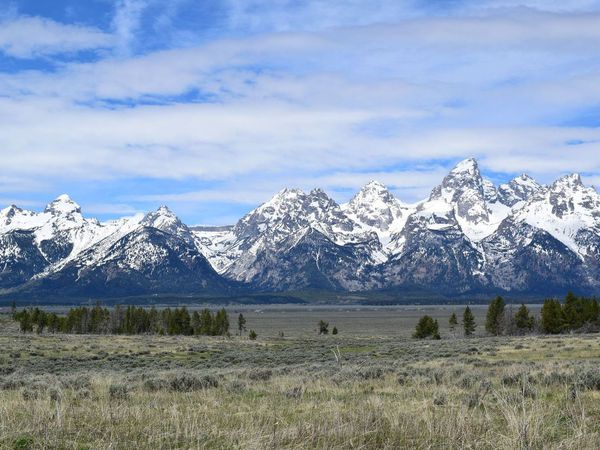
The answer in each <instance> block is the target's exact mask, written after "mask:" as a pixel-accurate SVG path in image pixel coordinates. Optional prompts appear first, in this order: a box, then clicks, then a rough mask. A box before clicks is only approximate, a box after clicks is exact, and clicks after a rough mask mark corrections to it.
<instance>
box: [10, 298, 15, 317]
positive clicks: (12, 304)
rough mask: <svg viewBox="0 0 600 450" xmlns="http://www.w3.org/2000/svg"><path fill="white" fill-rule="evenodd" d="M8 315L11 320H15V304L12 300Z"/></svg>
mask: <svg viewBox="0 0 600 450" xmlns="http://www.w3.org/2000/svg"><path fill="white" fill-rule="evenodd" d="M10 315H11V317H12V318H13V319H15V317H16V315H17V302H15V301H14V300H13V301H12V303H11V305H10Z"/></svg>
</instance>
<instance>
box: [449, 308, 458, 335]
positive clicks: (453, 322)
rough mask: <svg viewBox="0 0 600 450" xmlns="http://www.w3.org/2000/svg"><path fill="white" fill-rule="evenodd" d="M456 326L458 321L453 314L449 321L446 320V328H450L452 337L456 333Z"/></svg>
mask: <svg viewBox="0 0 600 450" xmlns="http://www.w3.org/2000/svg"><path fill="white" fill-rule="evenodd" d="M457 326H458V319H457V317H456V313H454V312H453V313H452V315H451V316H450V319H448V327H449V328H450V331H451V332H452V335H454V332H455V331H456V327H457Z"/></svg>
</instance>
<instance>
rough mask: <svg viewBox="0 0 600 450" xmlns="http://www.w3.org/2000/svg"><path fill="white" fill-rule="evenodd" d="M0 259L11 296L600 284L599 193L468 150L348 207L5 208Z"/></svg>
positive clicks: (306, 199)
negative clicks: (422, 182) (496, 163)
mask: <svg viewBox="0 0 600 450" xmlns="http://www.w3.org/2000/svg"><path fill="white" fill-rule="evenodd" d="M0 267H1V268H2V269H1V271H0V288H4V289H5V293H6V294H7V295H10V294H12V293H21V294H23V295H25V294H31V295H35V294H36V293H40V292H43V293H48V292H58V291H60V292H61V293H64V295H72V296H103V295H104V296H113V297H118V296H123V295H142V294H151V293H173V294H202V293H221V294H224V293H227V292H232V290H234V291H236V292H239V290H240V289H242V290H244V289H245V290H246V291H255V290H261V291H286V290H301V289H325V290H342V291H363V290H370V289H388V290H393V291H397V292H398V293H401V292H403V291H404V290H405V289H410V290H411V291H413V292H414V291H415V290H419V289H420V290H423V291H427V292H437V293H444V294H465V293H478V292H480V293H481V292H488V293H489V292H513V293H537V294H539V295H542V294H545V293H561V292H562V291H564V290H565V289H570V288H578V290H580V291H581V290H582V289H584V290H586V291H587V292H589V293H594V294H598V293H600V281H599V280H600V195H599V194H598V193H597V192H596V190H595V189H594V188H591V187H586V186H584V184H583V182H582V180H581V177H580V176H579V175H576V174H574V175H568V176H565V177H562V178H560V179H558V180H557V181H556V182H554V183H553V184H551V185H549V186H543V185H541V184H539V183H538V182H536V181H535V180H534V179H532V178H531V177H529V176H527V175H520V176H518V177H516V178H514V179H513V180H511V181H509V182H507V183H505V184H501V185H500V186H495V185H494V183H492V182H491V181H490V180H487V179H485V178H483V176H482V174H481V172H480V170H479V166H478V164H477V162H476V161H475V160H473V159H467V160H464V161H462V162H460V163H459V164H457V165H456V166H455V167H454V168H453V169H452V170H451V171H450V172H449V173H448V175H447V176H446V177H445V178H444V179H443V180H442V181H441V183H440V185H439V186H437V187H435V188H434V189H433V190H432V192H431V195H430V196H429V198H427V199H426V200H424V201H422V202H419V203H416V204H412V205H409V204H405V203H403V202H401V201H400V200H398V199H397V198H396V197H395V196H394V195H393V194H392V193H391V192H390V191H389V190H388V189H387V188H386V187H385V186H384V185H382V184H381V183H378V182H376V181H372V182H370V183H368V184H367V185H366V186H364V187H363V188H362V189H361V190H360V191H359V192H358V193H357V194H356V195H355V196H354V197H353V198H352V199H351V200H350V201H349V202H348V203H345V204H343V205H339V204H338V203H336V202H335V201H334V200H333V199H332V198H330V197H329V196H328V195H327V194H326V193H325V192H323V191H322V190H320V189H314V190H312V191H310V192H304V191H301V190H299V189H283V190H282V191H280V192H278V193H277V194H276V195H275V196H274V197H273V198H272V199H270V200H268V201H267V202H265V203H264V204H262V205H260V206H259V207H257V208H256V209H254V210H252V211H250V212H249V213H248V214H246V215H245V216H244V217H242V218H241V219H240V220H239V221H238V223H237V224H235V225H232V226H227V227H188V226H187V225H185V224H184V223H183V222H182V221H181V220H180V219H179V218H178V217H177V216H176V215H175V214H174V213H173V212H172V211H171V210H169V209H168V208H167V207H166V206H162V207H160V208H158V209H157V210H156V211H153V212H150V213H148V214H146V215H145V216H144V215H138V216H134V217H130V218H125V219H120V220H116V221H111V222H106V223H101V222H98V221H97V220H95V219H89V218H85V217H84V216H83V215H82V212H81V208H80V207H79V205H77V204H76V203H75V202H74V201H72V200H71V199H70V198H69V197H68V196H66V195H62V196H60V197H58V198H57V199H56V200H54V201H52V202H51V203H50V204H49V205H48V206H47V207H46V208H45V209H44V211H42V212H39V213H37V212H33V211H27V210H23V209H20V208H18V207H17V206H14V205H13V206H10V207H8V208H5V209H3V210H2V211H0ZM7 289H8V290H7ZM400 295H401V294H400Z"/></svg>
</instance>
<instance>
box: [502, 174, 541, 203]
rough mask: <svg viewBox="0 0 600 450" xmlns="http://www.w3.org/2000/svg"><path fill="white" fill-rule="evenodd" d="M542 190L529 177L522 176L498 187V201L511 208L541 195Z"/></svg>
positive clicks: (539, 185)
mask: <svg viewBox="0 0 600 450" xmlns="http://www.w3.org/2000/svg"><path fill="white" fill-rule="evenodd" d="M544 189H545V188H544V186H542V185H541V184H539V183H538V182H537V181H535V180H534V179H533V178H531V177H530V176H529V175H527V174H523V175H519V176H518V177H516V178H514V179H512V180H511V181H509V182H508V183H505V184H501V185H500V186H499V187H498V194H499V200H500V202H501V203H503V204H504V205H507V206H510V207H513V206H515V205H516V204H517V203H519V202H525V201H528V200H529V199H531V198H533V197H535V196H536V195H538V194H540V193H542V192H543V191H544Z"/></svg>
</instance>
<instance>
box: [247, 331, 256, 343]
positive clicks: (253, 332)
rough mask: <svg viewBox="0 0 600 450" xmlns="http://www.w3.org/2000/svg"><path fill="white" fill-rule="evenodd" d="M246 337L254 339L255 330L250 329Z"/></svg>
mask: <svg viewBox="0 0 600 450" xmlns="http://www.w3.org/2000/svg"><path fill="white" fill-rule="evenodd" d="M248 338H249V339H250V340H251V341H255V340H256V338H257V334H256V331H254V330H250V333H248Z"/></svg>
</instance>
